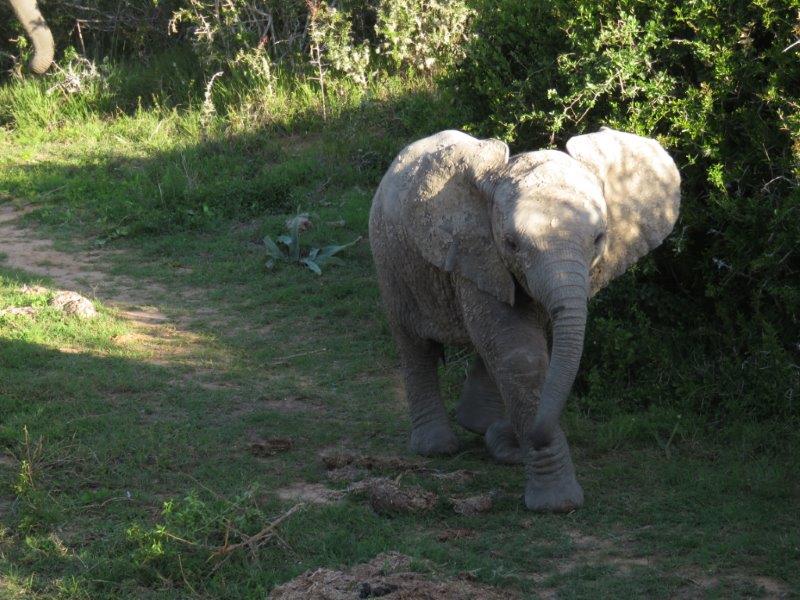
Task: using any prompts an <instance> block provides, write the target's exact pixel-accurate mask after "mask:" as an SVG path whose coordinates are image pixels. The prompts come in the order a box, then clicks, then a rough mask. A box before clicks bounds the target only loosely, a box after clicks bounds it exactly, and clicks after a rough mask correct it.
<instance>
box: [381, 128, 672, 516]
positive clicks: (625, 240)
mask: <svg viewBox="0 0 800 600" xmlns="http://www.w3.org/2000/svg"><path fill="white" fill-rule="evenodd" d="M679 208H680V174H679V172H678V169H677V167H676V165H675V163H674V161H673V160H672V158H670V156H669V154H668V153H667V152H666V151H665V150H664V149H663V148H662V146H661V145H660V144H659V143H658V142H657V141H656V140H654V139H650V138H645V137H641V136H638V135H634V134H631V133H626V132H621V131H616V130H614V129H610V128H605V127H604V128H602V129H601V130H600V131H598V132H595V133H589V134H584V135H578V136H576V137H573V138H571V139H570V140H568V141H567V143H566V151H559V150H539V151H534V152H524V153H521V154H517V155H515V156H513V157H509V148H508V146H507V145H506V144H505V143H504V142H502V141H499V140H495V139H488V140H481V139H476V138H474V137H471V136H469V135H467V134H466V133H462V132H459V131H443V132H440V133H437V134H435V135H432V136H430V137H427V138H424V139H422V140H419V141H417V142H414V143H412V144H410V145H409V146H407V147H406V148H405V149H403V150H402V151H401V152H400V154H399V155H398V156H397V157H396V158H395V160H394V162H392V164H391V166H390V167H389V169H388V171H387V172H386V174H385V175H384V177H383V179H382V180H381V182H380V185H379V187H378V189H377V191H376V193H375V196H374V197H373V200H372V206H371V209H370V216H369V236H370V246H371V249H372V254H373V259H374V262H375V267H376V271H377V277H378V284H379V288H380V294H381V298H382V302H383V305H384V307H385V309H386V313H387V319H388V322H389V326H390V329H391V332H392V335H393V337H394V340H395V343H396V346H397V350H398V355H399V361H400V370H401V375H402V378H403V382H404V385H405V395H406V399H407V401H408V405H409V412H410V416H411V441H410V445H411V450H412V451H413V452H416V453H418V454H422V455H437V454H452V453H454V452H455V451H456V450H457V448H458V443H457V440H456V437H455V435H454V433H453V430H452V429H451V427H450V424H449V421H448V415H447V412H446V410H445V407H444V405H443V403H442V399H441V396H440V391H439V381H438V375H437V366H438V361H439V359H440V357H441V356H442V355H443V354H442V352H443V347H444V345H448V346H466V347H470V346H471V347H472V348H473V349H474V350H475V358H474V362H473V364H472V366H471V370H470V372H469V374H468V375H467V378H466V381H465V383H464V386H463V389H462V391H461V397H460V399H459V402H458V405H457V407H456V411H455V417H456V421H457V422H458V423H459V424H460V425H461V426H462V427H464V428H466V429H467V430H470V431H473V432H475V433H478V434H482V435H483V436H484V439H485V443H486V447H487V449H488V452H489V454H490V455H491V456H492V457H493V458H494V459H495V460H497V461H499V462H503V463H523V464H524V469H525V477H526V479H525V490H524V502H525V505H526V507H527V508H528V509H531V510H534V511H540V512H565V511H571V510H573V509H575V508H577V507H580V506H582V505H583V501H584V495H583V490H582V488H581V486H580V484H579V483H578V481H577V478H576V475H575V468H574V465H573V461H572V457H571V453H570V448H569V445H568V443H567V438H566V436H565V434H564V431H563V430H562V428H561V425H560V418H561V413H562V411H563V409H564V406H565V403H566V400H567V397H568V395H569V393H570V390H571V388H572V385H573V383H574V380H575V376H576V374H577V371H578V367H579V364H580V359H581V355H582V353H583V342H584V330H585V327H586V318H587V303H588V300H589V298H590V297H591V296H592V295H594V294H595V293H597V291H599V290H600V289H602V288H603V287H604V286H606V285H607V284H608V283H609V282H610V281H611V280H613V279H614V278H615V277H618V276H619V275H621V274H622V273H624V272H625V270H626V269H627V268H628V267H629V266H630V265H632V264H633V263H634V262H635V261H637V260H638V259H639V258H641V257H642V256H644V255H645V254H646V253H647V252H649V251H650V250H652V249H653V248H655V247H657V246H658V245H660V244H661V242H662V241H663V240H664V239H665V238H666V236H667V235H668V234H669V233H670V232H671V231H672V228H673V227H674V224H675V221H676V220H677V218H678V211H679Z"/></svg>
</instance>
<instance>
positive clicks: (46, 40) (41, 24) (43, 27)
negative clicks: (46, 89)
mask: <svg viewBox="0 0 800 600" xmlns="http://www.w3.org/2000/svg"><path fill="white" fill-rule="evenodd" d="M9 1H10V2H11V8H13V9H14V13H16V15H17V18H18V19H19V20H20V22H21V23H22V27H23V28H24V29H25V33H27V34H28V37H30V38H31V40H32V41H33V49H34V54H33V58H32V59H31V62H30V64H29V67H30V70H31V71H33V72H34V73H36V74H37V75H41V74H43V73H44V72H45V71H47V69H49V68H50V65H51V64H52V63H53V54H54V52H55V44H54V43H53V34H52V33H50V28H49V27H48V26H47V23H45V20H44V17H43V16H42V13H41V12H39V7H38V6H37V5H36V0H9Z"/></svg>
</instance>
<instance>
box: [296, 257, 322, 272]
mask: <svg viewBox="0 0 800 600" xmlns="http://www.w3.org/2000/svg"><path fill="white" fill-rule="evenodd" d="M300 262H301V263H303V264H304V265H305V266H307V267H308V268H309V269H310V270H312V271H314V273H316V274H317V275H322V269H320V267H319V265H318V264H317V263H315V262H314V261H313V260H311V259H310V258H304V259H302V260H301V261H300Z"/></svg>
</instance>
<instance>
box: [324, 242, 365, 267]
mask: <svg viewBox="0 0 800 600" xmlns="http://www.w3.org/2000/svg"><path fill="white" fill-rule="evenodd" d="M359 241H361V238H360V237H358V238H356V239H354V240H353V241H352V242H350V243H349V244H342V245H335V244H332V245H330V246H325V247H324V248H321V249H320V251H319V254H318V255H317V262H318V263H320V264H322V263H324V262H325V261H327V260H328V259H330V258H331V257H332V256H334V255H335V254H338V253H339V252H341V251H342V250H344V249H345V248H349V247H350V246H353V245H355V244H356V243H358V242H359Z"/></svg>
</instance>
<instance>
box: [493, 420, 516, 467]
mask: <svg viewBox="0 0 800 600" xmlns="http://www.w3.org/2000/svg"><path fill="white" fill-rule="evenodd" d="M485 440H486V448H487V450H489V454H490V455H491V457H492V458H493V459H495V460H496V461H497V462H499V463H502V464H505V465H519V464H522V462H523V459H524V453H523V452H522V448H520V445H519V442H518V441H517V435H516V434H515V433H514V429H513V428H512V427H511V422H510V421H508V420H506V419H504V420H502V421H495V422H494V423H492V425H491V426H490V427H489V428H488V429H487V430H486V436H485Z"/></svg>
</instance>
